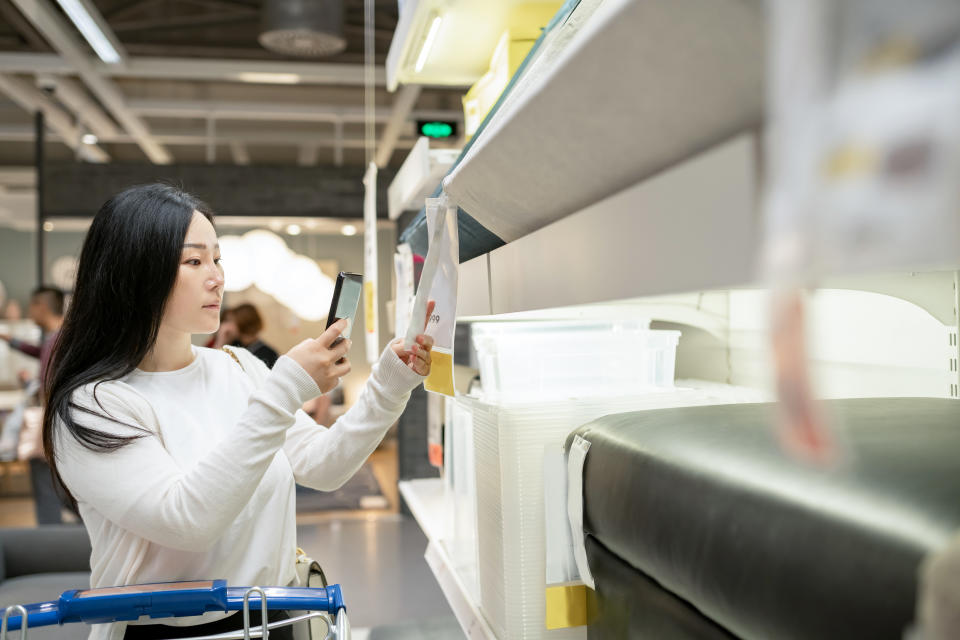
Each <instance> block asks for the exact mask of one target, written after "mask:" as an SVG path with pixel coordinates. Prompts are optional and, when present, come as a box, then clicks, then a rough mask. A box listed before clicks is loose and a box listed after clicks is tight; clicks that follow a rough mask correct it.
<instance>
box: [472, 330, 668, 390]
mask: <svg viewBox="0 0 960 640" xmlns="http://www.w3.org/2000/svg"><path fill="white" fill-rule="evenodd" d="M648 326H649V321H640V322H637V321H630V322H610V321H606V322H604V321H577V322H562V321H553V322H496V323H476V324H474V325H473V327H472V335H473V344H474V347H475V348H476V351H477V363H478V365H479V369H480V379H481V382H482V384H483V397H484V399H486V400H489V401H491V402H500V403H513V402H525V403H529V402H539V401H545V400H550V399H556V398H565V397H599V396H605V397H609V396H617V395H629V394H633V393H640V392H645V391H648V390H650V389H651V388H653V387H672V386H673V375H674V363H675V361H676V350H677V342H678V341H679V339H680V332H679V331H651V330H650V329H648V328H647V327H648Z"/></svg>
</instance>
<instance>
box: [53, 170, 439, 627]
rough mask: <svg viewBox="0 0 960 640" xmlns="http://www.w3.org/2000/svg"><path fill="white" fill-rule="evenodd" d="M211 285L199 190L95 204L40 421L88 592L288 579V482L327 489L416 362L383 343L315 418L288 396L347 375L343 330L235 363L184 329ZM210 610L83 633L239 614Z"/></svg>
mask: <svg viewBox="0 0 960 640" xmlns="http://www.w3.org/2000/svg"><path fill="white" fill-rule="evenodd" d="M222 296H223V267H222V266H221V265H220V253H219V249H218V246H217V235H216V232H215V230H214V227H213V224H212V215H211V213H210V211H209V209H208V208H207V206H206V205H205V204H203V203H202V202H200V201H199V200H197V199H195V198H193V197H192V196H190V195H188V194H186V193H184V192H182V191H180V190H178V189H175V188H173V187H170V186H166V185H146V186H139V187H133V188H131V189H128V190H126V191H123V192H122V193H119V194H118V195H116V196H114V197H113V198H111V199H110V200H109V201H107V203H106V204H104V205H103V207H102V208H101V209H100V211H99V212H98V213H97V215H96V217H95V218H94V220H93V223H92V225H91V226H90V231H89V232H88V234H87V237H86V239H85V241H84V245H83V250H82V252H81V256H80V264H79V268H78V271H77V281H76V289H75V292H74V298H73V303H72V305H71V307H70V310H69V312H68V314H67V317H66V319H65V322H64V325H63V329H62V330H61V334H60V339H59V341H58V343H57V347H56V349H55V352H54V354H53V359H52V363H51V367H50V371H49V377H48V382H47V394H46V397H47V399H48V400H47V411H46V412H45V417H44V445H45V450H46V455H47V459H48V461H49V463H50V466H51V467H52V468H53V470H54V473H55V475H56V477H57V478H58V479H59V480H60V481H61V482H62V484H63V485H64V487H65V488H66V489H67V491H68V492H69V494H70V497H71V499H73V500H75V501H76V503H77V504H78V506H79V510H80V514H81V515H82V517H83V521H84V524H85V526H86V527H87V531H88V532H89V534H90V539H91V542H92V545H93V552H92V556H91V560H90V564H91V570H92V577H91V586H92V587H94V588H96V587H106V586H113V585H124V584H138V583H151V582H165V581H175V580H187V579H216V578H225V579H226V580H227V582H228V584H234V585H237V586H240V585H254V584H260V585H286V584H290V583H292V582H293V580H294V560H295V555H294V554H295V549H296V540H295V533H296V530H295V506H294V482H295V481H296V482H299V483H300V484H304V485H306V486H309V487H312V488H316V489H320V490H331V489H334V488H336V487H339V486H340V485H342V484H343V483H344V482H345V481H346V480H347V479H348V478H349V477H350V476H351V475H353V473H354V472H355V471H356V470H357V469H358V468H359V467H360V465H361V464H362V463H363V461H364V459H366V457H367V456H368V455H369V454H370V453H371V452H373V450H374V449H375V448H376V447H377V445H378V444H379V442H380V440H381V439H382V438H383V435H384V434H385V433H386V431H387V429H388V428H389V426H390V425H391V424H392V423H393V422H394V421H395V420H396V419H397V417H398V416H399V414H400V413H401V412H402V411H403V408H404V406H405V404H406V402H407V399H408V397H409V393H410V391H411V390H412V389H413V388H414V387H415V386H416V385H418V384H420V382H422V380H423V376H425V375H427V373H429V370H430V348H431V347H432V345H433V341H432V339H431V338H430V337H429V336H425V335H421V336H418V337H417V344H414V345H412V346H411V347H410V348H405V347H404V345H403V344H401V343H399V342H395V343H393V344H391V345H390V346H389V347H388V348H387V349H385V350H384V353H383V354H382V356H381V357H380V360H379V361H378V362H377V364H375V365H374V367H373V371H372V373H371V375H370V378H369V380H368V382H367V384H366V386H365V387H364V389H363V391H362V393H361V394H360V396H359V398H358V399H357V402H356V404H355V405H354V407H353V408H352V409H351V410H350V411H348V412H347V413H346V414H344V415H343V416H342V417H341V418H340V419H339V420H337V422H336V423H335V424H334V425H333V426H332V427H330V428H329V429H327V428H324V427H321V426H319V425H317V424H316V423H315V422H313V421H312V420H310V418H309V417H307V416H306V414H304V413H303V412H302V411H300V410H299V408H300V406H301V405H302V404H303V403H304V402H305V401H307V400H309V399H311V398H313V397H315V396H317V395H320V394H321V393H326V392H328V391H329V390H331V389H333V388H334V387H335V386H336V385H337V382H338V380H339V379H340V377H342V376H344V375H345V374H346V373H348V372H349V371H350V363H349V361H348V360H347V359H346V357H345V356H346V353H347V351H348V349H349V348H350V341H349V340H344V341H343V342H341V343H340V344H338V345H337V346H335V347H331V346H330V345H331V344H332V343H333V341H334V339H335V338H336V337H337V336H338V335H339V333H340V332H341V331H342V330H343V329H344V323H343V322H338V323H336V324H334V325H332V326H331V327H330V328H329V329H327V330H326V331H325V332H324V333H323V334H321V335H320V336H319V337H318V338H317V339H309V340H304V341H303V342H301V343H300V344H298V345H297V346H295V347H293V348H292V349H290V351H288V352H287V353H286V355H284V356H282V357H281V358H280V359H279V360H278V361H277V363H276V365H275V367H274V368H273V370H268V369H267V368H266V366H265V365H263V364H262V363H261V362H260V361H259V360H258V359H257V358H255V357H253V356H252V355H251V354H250V353H249V352H247V351H246V350H244V349H234V350H233V351H232V356H235V358H234V357H232V356H231V354H230V353H227V352H225V351H222V350H212V349H204V348H198V347H194V346H192V345H191V340H190V336H191V334H193V333H212V332H214V331H216V329H217V325H218V323H219V321H220V301H221V298H222ZM341 358H343V360H341ZM224 618H226V615H225V614H223V613H208V614H205V615H204V616H197V617H194V618H182V619H164V620H162V622H163V624H162V625H158V624H156V621H153V620H149V619H144V620H142V622H143V624H137V623H130V624H128V623H113V624H102V625H93V626H92V631H91V634H90V638H91V639H97V640H101V639H109V640H120V639H121V638H123V639H134V638H135V639H142V638H159V637H163V638H173V637H184V636H193V635H200V634H204V633H214V632H220V631H223V630H227V629H237V628H239V627H240V626H241V625H242V622H241V620H240V616H238V615H233V616H230V617H229V618H227V619H226V620H224ZM170 625H172V626H170ZM196 625H200V626H196ZM178 627H189V628H185V629H184V628H178ZM274 635H277V637H283V636H280V634H271V637H273V636H274Z"/></svg>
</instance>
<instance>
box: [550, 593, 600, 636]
mask: <svg viewBox="0 0 960 640" xmlns="http://www.w3.org/2000/svg"><path fill="white" fill-rule="evenodd" d="M546 596H547V618H546V622H547V629H566V628H567V627H582V626H583V625H585V624H587V623H588V622H589V621H588V619H587V586H586V585H584V584H581V583H578V584H566V585H558V586H555V587H547V593H546Z"/></svg>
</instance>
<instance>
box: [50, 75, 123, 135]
mask: <svg viewBox="0 0 960 640" xmlns="http://www.w3.org/2000/svg"><path fill="white" fill-rule="evenodd" d="M53 83H54V87H55V88H54V92H55V93H56V96H57V99H59V100H60V102H62V103H63V104H65V105H66V106H67V107H69V108H70V109H71V110H72V111H73V112H74V113H75V114H77V119H78V120H79V121H80V122H81V123H82V124H83V125H84V126H86V127H87V128H88V129H89V130H90V132H91V133H93V135H95V136H97V138H99V139H101V140H106V139H108V138H115V137H117V136H118V135H120V129H119V128H118V127H117V125H116V123H115V122H114V121H113V120H112V119H111V118H110V116H108V115H107V114H106V112H104V110H103V109H102V108H101V107H100V105H99V104H97V102H96V101H95V100H94V99H93V98H91V97H90V95H89V94H88V93H87V90H86V88H84V86H83V85H82V84H80V82H78V81H77V80H74V79H73V78H70V77H67V76H57V77H55V78H54V80H53Z"/></svg>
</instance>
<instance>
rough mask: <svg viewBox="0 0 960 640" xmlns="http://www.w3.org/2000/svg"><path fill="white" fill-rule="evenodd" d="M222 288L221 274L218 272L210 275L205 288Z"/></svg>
mask: <svg viewBox="0 0 960 640" xmlns="http://www.w3.org/2000/svg"><path fill="white" fill-rule="evenodd" d="M222 286H223V274H222V273H220V272H219V271H218V272H216V273H214V274H212V275H211V276H210V278H209V279H208V280H207V287H208V288H210V289H214V288H218V287H222Z"/></svg>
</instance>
